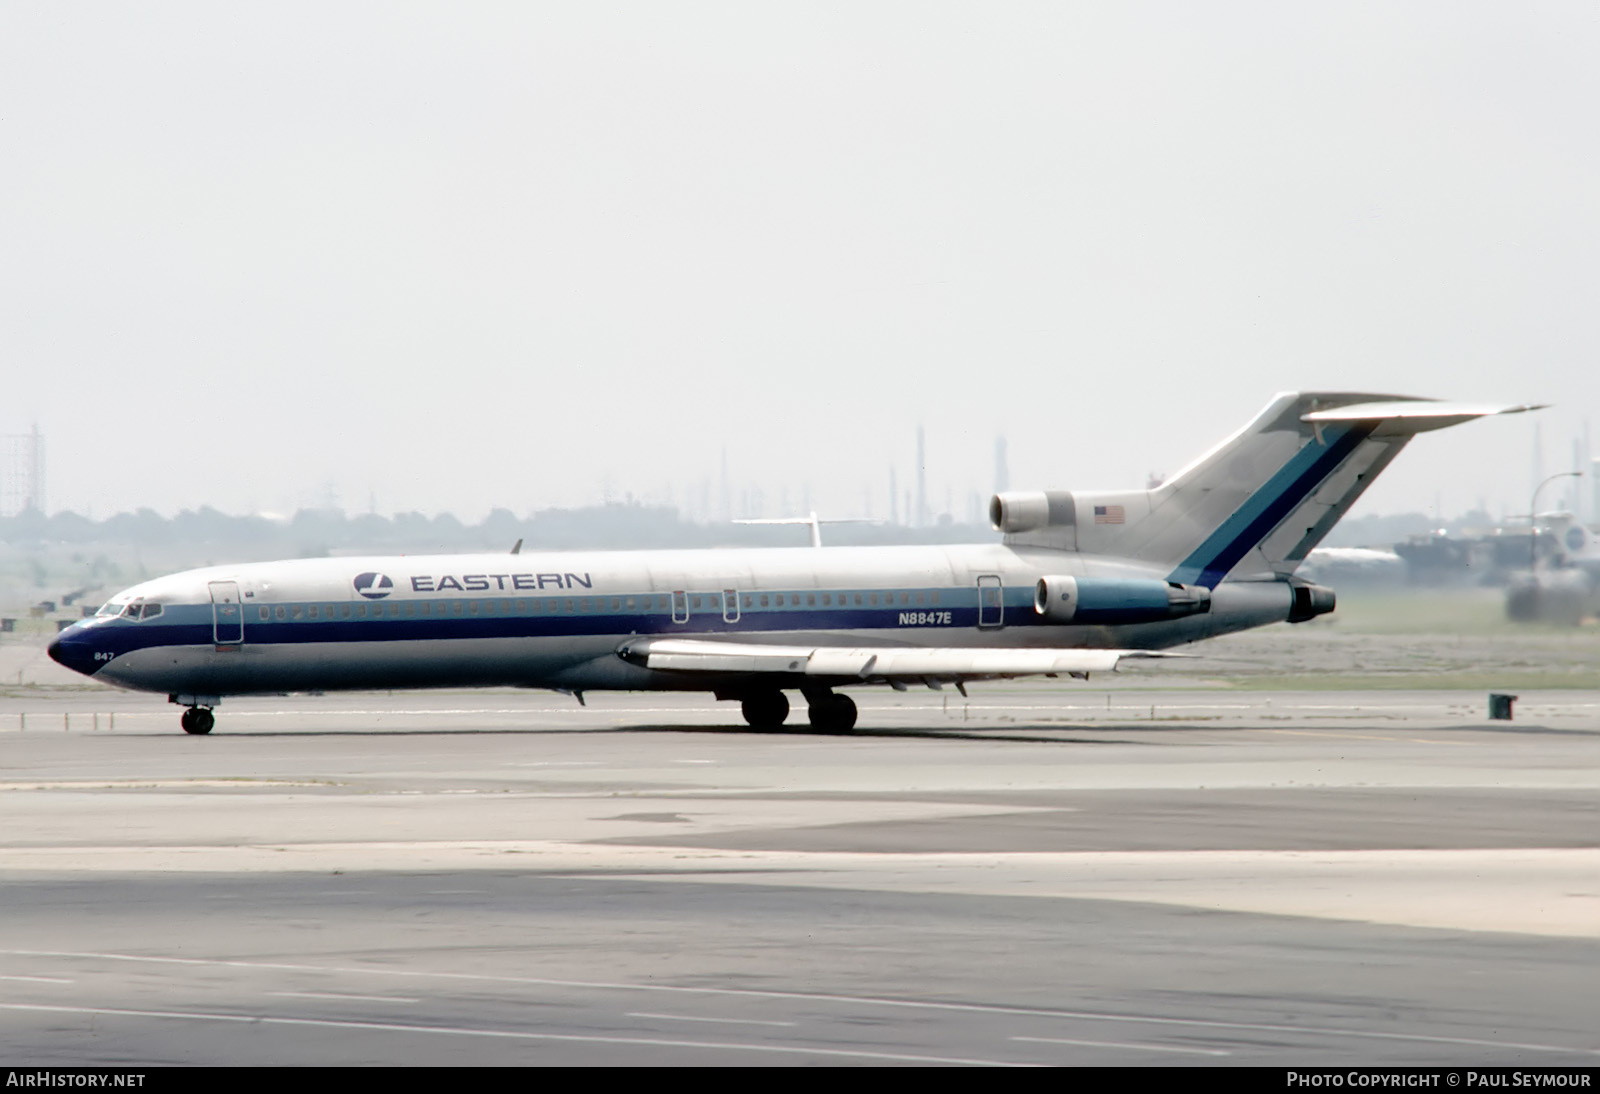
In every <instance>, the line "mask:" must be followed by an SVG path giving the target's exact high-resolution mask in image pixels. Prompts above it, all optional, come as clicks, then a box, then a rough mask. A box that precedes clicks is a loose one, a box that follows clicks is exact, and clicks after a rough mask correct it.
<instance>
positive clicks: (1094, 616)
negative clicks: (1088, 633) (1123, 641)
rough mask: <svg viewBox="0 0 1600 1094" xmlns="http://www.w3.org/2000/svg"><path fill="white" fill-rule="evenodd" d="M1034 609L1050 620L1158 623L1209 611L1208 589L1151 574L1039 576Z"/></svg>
mask: <svg viewBox="0 0 1600 1094" xmlns="http://www.w3.org/2000/svg"><path fill="white" fill-rule="evenodd" d="M1033 610H1034V611H1036V612H1038V613H1039V614H1040V615H1042V616H1044V617H1045V618H1046V619H1048V620H1049V621H1050V622H1052V623H1081V624H1085V625H1088V624H1096V623H1098V624H1103V625H1110V624H1117V623H1157V622H1160V621H1162V620H1165V619H1182V618H1183V617H1184V616H1186V615H1197V614H1199V613H1201V612H1208V611H1210V610H1211V590H1210V589H1207V588H1205V587H1204V586H1202V585H1179V584H1177V583H1176V582H1171V581H1158V580H1156V579H1155V578H1121V577H1070V576H1065V575H1063V576H1050V577H1042V578H1040V579H1039V583H1038V584H1037V585H1035V586H1034V590H1033Z"/></svg>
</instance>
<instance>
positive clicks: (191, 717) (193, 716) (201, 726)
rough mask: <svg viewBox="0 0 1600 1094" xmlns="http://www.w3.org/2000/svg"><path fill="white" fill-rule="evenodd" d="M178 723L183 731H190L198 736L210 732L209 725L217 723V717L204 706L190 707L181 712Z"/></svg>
mask: <svg viewBox="0 0 1600 1094" xmlns="http://www.w3.org/2000/svg"><path fill="white" fill-rule="evenodd" d="M178 724H179V725H181V726H183V731H184V732H185V733H192V734H195V735H197V736H199V735H202V734H206V733H210V732H211V727H212V726H214V725H216V724H217V719H216V716H215V715H214V714H212V713H211V711H210V710H208V709H207V708H205V707H190V708H189V709H188V710H186V711H184V712H183V717H182V718H180V719H178Z"/></svg>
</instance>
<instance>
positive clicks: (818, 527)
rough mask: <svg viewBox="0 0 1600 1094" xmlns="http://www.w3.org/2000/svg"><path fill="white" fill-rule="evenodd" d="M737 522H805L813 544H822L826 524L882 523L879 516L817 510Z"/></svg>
mask: <svg viewBox="0 0 1600 1094" xmlns="http://www.w3.org/2000/svg"><path fill="white" fill-rule="evenodd" d="M733 523H735V524H805V525H809V526H810V528H811V546H813V547H821V546H822V526H823V525H824V524H882V523H883V521H882V520H881V519H879V518H878V517H819V516H817V513H816V510H812V511H811V512H810V513H808V514H807V515H805V516H803V517H766V518H764V519H763V518H751V519H749V520H736V521H734V522H733Z"/></svg>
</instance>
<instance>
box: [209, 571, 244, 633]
mask: <svg viewBox="0 0 1600 1094" xmlns="http://www.w3.org/2000/svg"><path fill="white" fill-rule="evenodd" d="M211 634H212V637H213V638H214V639H215V640H216V643H217V645H219V646H237V645H240V644H242V643H243V642H244V606H243V605H242V604H241V603H240V602H239V585H238V583H237V582H233V581H213V582H212V583H211Z"/></svg>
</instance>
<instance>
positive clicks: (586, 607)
mask: <svg viewBox="0 0 1600 1094" xmlns="http://www.w3.org/2000/svg"><path fill="white" fill-rule="evenodd" d="M725 595H726V594H723V593H693V594H690V595H689V597H688V601H689V610H690V611H691V612H692V611H695V610H697V609H698V610H700V611H705V610H707V609H709V610H712V611H722V610H723V605H724V598H725ZM897 597H898V601H897V599H896V598H897ZM741 599H742V601H743V606H744V607H745V608H755V607H762V608H785V607H794V608H799V607H807V608H816V607H823V608H831V607H835V606H837V607H841V608H845V607H851V606H854V607H871V608H876V607H879V606H880V605H881V606H884V607H893V606H895V604H896V603H897V602H898V603H899V604H900V605H901V606H902V607H909V606H911V605H913V604H918V605H928V604H937V603H939V594H938V593H937V592H914V593H913V592H903V593H893V592H886V593H744V594H742V596H741ZM652 608H654V610H656V611H661V612H665V611H670V610H672V598H671V597H670V596H613V597H609V598H608V597H603V596H595V597H588V596H583V597H571V598H566V599H556V598H554V597H551V598H546V599H536V600H400V601H392V602H390V603H388V604H278V605H276V606H273V607H269V606H267V605H265V604H262V605H258V607H257V613H258V615H259V617H260V618H261V619H263V620H268V619H400V618H405V619H418V618H421V619H429V618H434V617H440V616H443V617H449V616H460V615H557V614H572V613H595V612H606V611H612V612H620V611H630V612H632V611H650V610H651V609H652ZM157 610H158V611H159V610H160V609H159V608H158V609H157Z"/></svg>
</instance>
